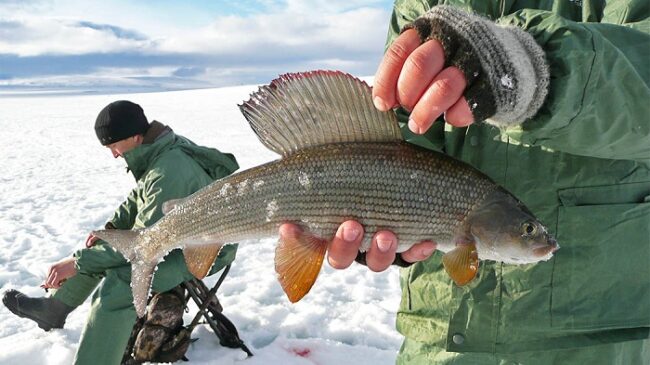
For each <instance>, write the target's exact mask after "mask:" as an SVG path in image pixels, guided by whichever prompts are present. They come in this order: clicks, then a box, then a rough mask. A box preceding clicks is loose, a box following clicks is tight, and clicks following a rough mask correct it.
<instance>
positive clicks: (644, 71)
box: [387, 0, 650, 364]
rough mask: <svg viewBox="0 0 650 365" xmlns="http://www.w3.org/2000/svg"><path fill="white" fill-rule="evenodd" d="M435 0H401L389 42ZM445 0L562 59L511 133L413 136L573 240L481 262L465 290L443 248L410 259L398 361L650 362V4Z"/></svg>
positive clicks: (449, 131)
mask: <svg viewBox="0 0 650 365" xmlns="http://www.w3.org/2000/svg"><path fill="white" fill-rule="evenodd" d="M436 3H437V1H435V0H434V1H429V3H427V2H426V1H415V0H405V1H396V2H395V6H394V12H393V16H392V19H391V23H390V29H389V35H388V44H387V46H388V45H390V43H391V42H392V41H393V40H394V39H395V38H396V37H397V36H398V35H399V32H400V30H401V29H402V28H403V27H404V26H405V25H406V24H408V23H410V22H412V21H413V20H415V19H416V18H417V17H419V16H420V15H422V14H424V13H425V12H426V11H427V10H428V9H430V7H431V6H434V5H436ZM440 3H442V1H441V2H440ZM444 3H446V4H451V5H455V6H459V7H461V8H464V9H466V10H469V11H474V12H477V13H479V14H481V15H483V16H486V17H488V18H490V19H493V20H495V21H496V22H497V23H500V24H509V25H514V26H518V27H521V28H523V29H524V30H526V31H528V32H529V33H530V34H532V35H533V37H534V38H535V39H536V40H537V42H538V43H539V44H540V45H541V46H542V48H543V49H544V51H545V52H546V56H547V60H548V63H549V65H550V73H551V86H550V92H549V96H548V98H547V100H546V102H545V104H544V106H543V107H542V109H541V110H540V111H539V113H538V114H537V115H536V116H535V117H534V118H532V119H531V120H528V121H526V122H525V123H522V124H521V125H519V126H516V127H511V128H508V129H505V130H499V129H497V128H495V127H491V126H489V125H487V124H483V123H475V124H473V125H471V126H470V127H468V128H454V127H451V126H449V125H445V124H444V123H442V122H438V123H435V124H434V126H433V127H432V129H431V130H430V131H429V132H428V133H427V134H426V135H425V136H414V135H413V134H411V133H410V132H409V131H408V130H407V128H403V129H404V134H405V135H407V138H408V140H409V141H411V142H413V143H416V144H419V145H422V146H425V147H428V148H432V149H436V150H440V151H444V152H445V153H447V154H449V155H451V156H454V157H456V158H459V159H461V160H464V161H466V162H468V163H470V164H471V165H473V166H474V167H476V168H478V169H479V170H481V171H483V172H484V173H486V174H487V175H489V176H490V177H491V178H492V179H494V180H495V181H496V182H497V183H499V184H500V185H502V186H504V187H505V188H506V189H508V190H509V191H511V192H512V193H514V194H515V195H516V196H517V197H519V198H520V199H521V200H522V201H523V202H524V203H525V204H526V206H528V207H529V208H530V209H531V210H532V211H533V212H534V213H535V215H536V216H537V217H538V218H539V219H540V220H541V221H542V222H543V223H544V224H545V225H546V226H547V227H549V229H550V231H551V233H552V234H554V235H555V236H556V238H557V240H558V243H559V244H560V247H561V248H560V250H559V251H557V252H556V254H555V257H554V258H553V259H551V260H550V261H548V262H541V263H538V264H531V265H522V266H517V265H507V264H501V263H495V262H490V261H482V262H481V265H480V269H479V278H478V279H477V280H474V281H473V282H472V283H471V284H470V285H468V286H466V287H462V288H461V287H457V286H456V285H454V284H453V283H452V281H451V280H450V279H449V277H448V276H447V274H446V273H445V271H444V270H443V268H442V264H441V255H440V254H439V253H437V254H435V255H434V256H433V257H432V258H430V259H429V260H427V261H425V262H422V263H418V264H415V265H412V266H411V267H409V268H407V269H403V270H402V277H401V282H402V287H403V294H402V302H401V306H400V310H399V312H398V315H397V328H398V330H399V331H400V332H401V333H402V334H403V335H404V336H405V337H406V340H405V343H404V345H403V347H402V351H401V353H400V355H399V357H398V362H399V363H405V364H407V363H408V364H434V363H435V364H438V363H453V364H484V363H487V364H502V363H503V364H509V363H523V364H533V363H535V364H537V363H539V364H555V363H558V364H564V363H567V364H582V363H591V364H613V363H620V364H633V363H641V362H644V363H649V362H650V341H649V340H648V337H649V334H650V2H649V1H646V0H634V1H607V2H606V1H604V0H601V1H597V0H582V1H578V0H576V1H568V0H555V1H552V0H549V1H532V0H530V1H525V0H521V1H484V0H469V1H445V2H444ZM399 114H400V119H401V121H403V122H405V121H406V113H405V112H404V111H401V110H400V111H399ZM522 122H524V121H522Z"/></svg>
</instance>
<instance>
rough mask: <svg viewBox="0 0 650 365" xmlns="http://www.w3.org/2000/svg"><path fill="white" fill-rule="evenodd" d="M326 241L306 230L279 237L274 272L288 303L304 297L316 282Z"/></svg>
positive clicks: (325, 249) (325, 248)
mask: <svg viewBox="0 0 650 365" xmlns="http://www.w3.org/2000/svg"><path fill="white" fill-rule="evenodd" d="M326 251H327V242H326V241H325V240H322V239H320V238H318V237H315V236H313V235H310V234H307V233H300V234H298V235H297V236H293V237H284V238H283V239H280V242H279V243H278V246H277V247H276V248H275V272H276V273H277V274H278V280H279V281H280V285H282V289H284V292H285V293H286V294H287V297H288V298H289V300H290V301H291V303H296V302H297V301H299V300H300V299H302V297H304V296H305V295H306V294H307V293H308V292H309V290H310V289H311V287H312V286H313V285H314V282H316V278H317V277H318V273H319V272H320V268H321V266H322V264H323V258H324V257H325V252H326Z"/></svg>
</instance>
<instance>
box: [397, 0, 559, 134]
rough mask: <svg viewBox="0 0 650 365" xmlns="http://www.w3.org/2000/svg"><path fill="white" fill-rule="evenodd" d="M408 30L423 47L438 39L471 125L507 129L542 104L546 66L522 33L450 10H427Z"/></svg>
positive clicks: (474, 16) (531, 114)
mask: <svg viewBox="0 0 650 365" xmlns="http://www.w3.org/2000/svg"><path fill="white" fill-rule="evenodd" d="M411 28H414V29H415V30H416V31H417V32H418V34H419V36H420V39H421V40H422V43H424V42H426V41H427V40H430V39H435V40H437V41H439V42H440V44H442V47H443V49H444V52H445V62H446V66H450V65H453V66H456V67H457V68H459V69H460V70H461V71H462V72H463V73H464V74H465V78H466V80H467V88H466V89H465V94H464V96H465V98H466V99H467V103H468V104H469V107H470V109H471V111H472V114H473V115H474V120H475V121H482V120H485V121H486V122H487V123H490V124H493V125H496V126H499V127H507V126H510V125H515V124H520V123H521V122H523V121H524V120H526V119H528V118H530V117H532V116H534V115H535V113H536V112H537V110H538V109H539V108H540V107H541V106H542V103H543V102H544V98H545V97H546V94H547V92H548V84H549V72H548V65H547V64H546V58H545V56H544V51H543V50H542V48H541V47H540V46H539V45H538V44H537V43H535V40H534V39H533V37H532V36H531V35H530V34H528V33H526V32H525V31H523V30H521V29H519V28H516V27H511V26H499V25H497V24H495V23H494V22H492V21H490V20H488V19H486V18H483V17H480V16H477V15H474V14H469V13H467V12H465V11H463V10H461V9H458V8H455V7H453V6H436V7H434V8H432V9H431V10H430V11H429V12H427V13H426V14H424V15H423V16H421V17H420V18H418V19H416V20H415V22H413V23H412V24H410V25H407V26H406V27H405V28H404V30H406V29H411ZM404 30H403V31H404Z"/></svg>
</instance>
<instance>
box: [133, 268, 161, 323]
mask: <svg viewBox="0 0 650 365" xmlns="http://www.w3.org/2000/svg"><path fill="white" fill-rule="evenodd" d="M157 264H158V263H156V262H154V263H149V262H145V261H141V260H136V261H131V292H132V294H133V306H134V307H135V312H136V313H137V314H138V317H140V318H141V317H144V315H145V312H146V309H147V301H148V299H149V294H150V293H151V281H152V279H153V272H154V271H155V270H156V265H157Z"/></svg>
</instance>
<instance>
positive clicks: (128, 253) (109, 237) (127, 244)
mask: <svg viewBox="0 0 650 365" xmlns="http://www.w3.org/2000/svg"><path fill="white" fill-rule="evenodd" d="M143 231H144V229H134V230H122V229H105V230H99V231H92V232H91V233H90V234H92V235H93V236H96V237H98V238H99V239H101V240H104V241H106V243H108V244H109V245H110V246H111V247H113V248H114V249H116V250H117V251H118V252H119V253H120V254H122V256H124V258H126V259H127V260H129V261H135V260H136V259H137V257H136V252H135V247H136V246H137V242H136V241H137V240H139V239H140V238H141V237H142V232H143Z"/></svg>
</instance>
